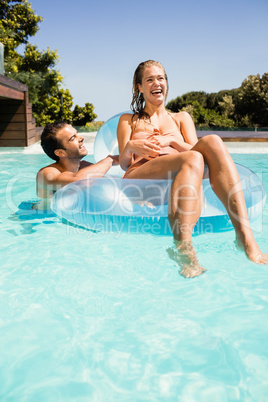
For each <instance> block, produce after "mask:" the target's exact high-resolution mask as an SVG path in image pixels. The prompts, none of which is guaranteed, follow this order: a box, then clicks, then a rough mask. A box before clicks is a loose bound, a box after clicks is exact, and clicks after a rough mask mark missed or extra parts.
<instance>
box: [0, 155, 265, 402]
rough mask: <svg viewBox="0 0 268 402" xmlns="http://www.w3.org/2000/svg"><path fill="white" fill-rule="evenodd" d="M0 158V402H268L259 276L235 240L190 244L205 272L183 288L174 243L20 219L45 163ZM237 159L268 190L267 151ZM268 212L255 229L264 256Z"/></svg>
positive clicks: (45, 219) (221, 237)
mask: <svg viewBox="0 0 268 402" xmlns="http://www.w3.org/2000/svg"><path fill="white" fill-rule="evenodd" d="M0 158H1V169H0V177H1V180H0V202H1V224H0V228H1V231H0V240H1V252H0V253H1V254H0V255H1V269H0V283H1V293H0V303H1V305H0V356H1V358H0V400H3V401H6V400H7V401H13V400H14V401H68V400H74V401H136V400H137V401H138V400H142V401H177V400H179V401H185V402H189V401H198V402H199V401H205V402H207V401H211V402H215V401H219V402H221V401H265V400H267V395H268V377H267V373H268V345H267V336H268V319H267V307H268V303H267V302H268V291H267V289H268V267H266V266H257V265H255V264H253V263H251V262H250V261H248V260H247V258H246V257H245V256H244V255H243V253H242V252H240V251H238V250H237V249H236V247H235V244H234V238H235V236H234V232H233V231H231V232H226V233H223V234H206V235H201V236H196V237H195V238H194V245H195V248H196V250H197V252H198V257H199V260H200V262H201V264H203V265H204V266H205V267H206V268H207V270H208V271H207V272H206V273H205V274H204V275H203V276H201V277H198V278H196V279H192V280H189V279H184V278H183V277H181V276H180V275H179V274H178V270H179V269H178V266H176V264H175V262H174V261H172V260H171V259H170V258H169V257H168V254H167V251H166V250H167V249H168V248H169V247H172V246H173V241H172V238H171V237H157V236H152V235H148V234H146V235H129V234H103V233H92V232H90V231H87V230H85V229H82V228H78V227H75V226H71V225H68V224H67V223H66V222H61V221H60V219H58V218H56V217H53V216H42V215H38V216H34V215H29V214H27V213H26V212H27V211H26V212H25V213H23V212H19V213H18V212H17V211H18V205H19V204H20V202H21V201H25V200H30V199H33V198H35V197H36V195H35V175H36V172H37V171H38V169H39V168H40V167H42V166H44V165H45V164H47V163H49V160H48V158H47V157H46V156H44V155H41V154H27V153H23V152H22V151H21V150H20V149H18V150H14V149H13V150H10V149H6V150H3V151H1V153H0ZM234 159H235V161H236V162H239V163H241V164H244V165H245V166H247V167H249V168H251V169H252V170H253V171H255V172H256V173H258V174H259V175H260V177H262V179H263V181H264V185H265V188H266V189H268V174H267V173H268V167H267V156H266V155H256V154H253V155H234ZM88 160H92V157H89V158H88ZM267 214H268V208H267V204H266V206H265V208H264V212H263V215H262V217H261V218H260V219H259V220H258V221H257V222H255V223H254V225H253V227H254V233H255V236H256V238H257V240H258V243H259V244H260V246H261V248H262V249H263V250H266V251H267V252H268V245H267V238H268V217H267Z"/></svg>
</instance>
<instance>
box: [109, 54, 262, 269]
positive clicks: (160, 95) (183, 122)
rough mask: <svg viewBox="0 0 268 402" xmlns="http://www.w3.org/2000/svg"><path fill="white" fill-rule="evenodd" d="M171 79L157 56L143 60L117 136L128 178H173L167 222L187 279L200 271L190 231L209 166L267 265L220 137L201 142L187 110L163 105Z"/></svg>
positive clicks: (252, 250)
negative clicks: (175, 110)
mask: <svg viewBox="0 0 268 402" xmlns="http://www.w3.org/2000/svg"><path fill="white" fill-rule="evenodd" d="M167 94H168V81H167V75H166V72H165V70H164V67H163V66H162V65H161V64H160V63H159V62H155V61H153V60H148V61H146V62H143V63H140V64H139V66H138V67H137V69H136V71H135V74H134V79H133V100H132V104H131V108H132V110H133V112H134V115H132V114H124V115H122V116H121V118H120V120H119V124H118V130H117V137H118V145H119V153H120V158H119V161H120V165H121V167H122V168H123V169H124V170H125V171H126V173H125V175H124V177H127V178H131V179H132V178H133V179H173V184H172V187H171V192H170V205H169V221H170V225H171V228H172V232H173V235H174V239H175V243H176V246H177V248H178V250H179V252H180V256H179V259H181V261H180V262H181V265H182V270H181V274H182V275H184V276H186V277H193V276H197V275H200V274H201V273H202V272H203V271H205V269H204V268H203V267H201V266H200V264H199V263H198V260H197V258H196V255H195V252H194V249H193V247H192V243H191V239H192V230H193V228H194V226H195V224H196V222H197V220H198V219H199V216H200V213H201V209H202V179H203V175H204V170H205V164H206V165H207V166H208V168H209V179H210V184H211V187H212V188H213V190H214V192H215V193H216V195H217V196H218V198H219V199H220V200H221V201H222V203H223V205H224V206H225V208H226V210H227V212H228V214H229V216H230V219H231V221H232V223H233V226H234V228H235V231H236V237H237V243H238V245H239V246H240V247H242V248H243V249H244V251H245V253H246V255H247V256H248V258H249V259H250V260H252V261H254V262H256V263H259V264H268V255H267V254H264V253H262V252H261V250H260V248H259V246H258V244H257V242H256V240H255V239H254V236H253V233H252V230H251V228H250V225H249V221H248V215H247V210H246V204H245V200H244V196H243V192H242V188H241V183H240V180H239V176H238V173H237V170H236V167H235V164H234V162H233V160H232V158H231V157H230V155H229V152H228V150H227V148H226V147H225V145H224V143H223V142H222V140H221V138H220V137H218V136H216V135H208V136H206V137H204V138H202V139H200V140H199V141H198V139H197V135H196V131H195V126H194V123H193V121H192V119H191V117H190V115H189V114H188V113H186V112H179V113H169V112H168V111H167V110H166V108H165V100H166V97H167Z"/></svg>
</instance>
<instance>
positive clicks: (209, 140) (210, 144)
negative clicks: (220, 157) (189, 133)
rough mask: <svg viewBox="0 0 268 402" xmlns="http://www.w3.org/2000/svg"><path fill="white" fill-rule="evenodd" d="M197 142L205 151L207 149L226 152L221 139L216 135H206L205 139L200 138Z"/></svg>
mask: <svg viewBox="0 0 268 402" xmlns="http://www.w3.org/2000/svg"><path fill="white" fill-rule="evenodd" d="M199 142H200V143H202V144H203V145H204V146H205V147H206V148H207V149H208V148H209V149H212V150H224V151H225V150H226V151H227V148H226V146H225V145H224V142H223V141H222V139H221V137H219V136H218V135H217V134H210V135H206V136H205V137H203V138H201V139H200V140H199Z"/></svg>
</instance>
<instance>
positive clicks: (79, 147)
mask: <svg viewBox="0 0 268 402" xmlns="http://www.w3.org/2000/svg"><path fill="white" fill-rule="evenodd" d="M57 138H58V139H59V140H60V141H61V143H62V146H63V148H64V149H61V150H60V152H61V153H60V155H59V156H60V157H67V158H69V159H79V160H80V159H82V158H83V157H84V156H86V155H87V153H88V151H87V149H86V147H85V146H84V137H83V136H82V135H80V134H78V133H77V131H76V130H75V129H74V128H73V127H72V126H71V125H69V124H67V125H66V126H64V127H63V128H62V129H61V130H59V131H58V133H57Z"/></svg>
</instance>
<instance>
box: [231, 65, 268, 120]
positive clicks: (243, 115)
mask: <svg viewBox="0 0 268 402" xmlns="http://www.w3.org/2000/svg"><path fill="white" fill-rule="evenodd" d="M237 98H238V99H237V103H236V115H237V119H238V120H239V121H241V122H244V124H249V125H251V126H255V127H257V126H262V127H267V126H268V73H265V74H263V76H262V77H261V76H260V74H257V75H250V76H248V78H247V79H245V80H244V81H243V82H242V85H241V87H240V88H239V90H238V96H237Z"/></svg>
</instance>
